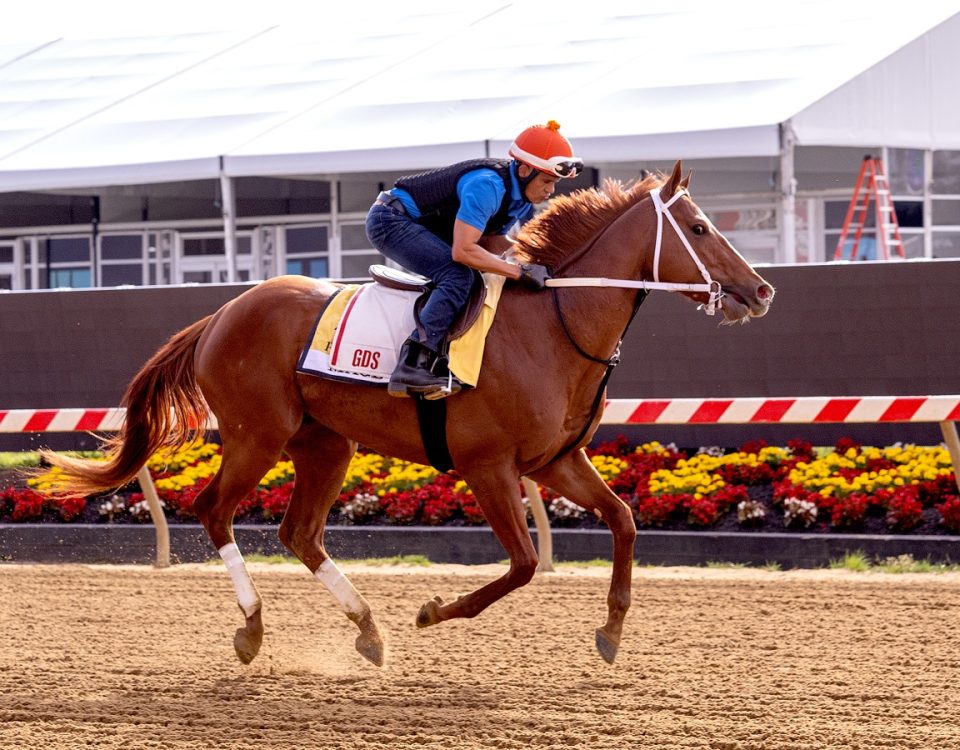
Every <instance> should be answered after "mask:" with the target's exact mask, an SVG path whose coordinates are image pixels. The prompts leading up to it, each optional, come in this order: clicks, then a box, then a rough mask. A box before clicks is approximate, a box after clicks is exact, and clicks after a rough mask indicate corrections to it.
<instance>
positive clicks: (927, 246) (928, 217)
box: [923, 148, 933, 258]
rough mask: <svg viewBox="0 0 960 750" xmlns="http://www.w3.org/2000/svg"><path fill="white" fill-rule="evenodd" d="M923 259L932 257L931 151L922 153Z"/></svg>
mask: <svg viewBox="0 0 960 750" xmlns="http://www.w3.org/2000/svg"><path fill="white" fill-rule="evenodd" d="M923 257H924V258H932V257H933V150H932V149H929V148H928V149H926V150H925V151H924V152H923Z"/></svg>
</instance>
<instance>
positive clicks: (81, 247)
mask: <svg viewBox="0 0 960 750" xmlns="http://www.w3.org/2000/svg"><path fill="white" fill-rule="evenodd" d="M40 250H41V252H40V256H41V260H40V262H41V263H43V264H44V265H45V266H46V285H45V286H46V288H48V289H56V288H59V287H75V288H87V287H91V286H93V266H92V264H91V259H90V238H89V237H48V238H47V239H46V241H45V242H43V243H41V248H40Z"/></svg>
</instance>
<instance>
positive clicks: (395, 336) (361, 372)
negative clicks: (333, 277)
mask: <svg viewBox="0 0 960 750" xmlns="http://www.w3.org/2000/svg"><path fill="white" fill-rule="evenodd" d="M419 294H420V293H419V292H407V291H402V290H399V289H390V288H388V287H385V286H383V285H382V284H365V285H363V286H361V287H360V288H359V289H358V290H357V291H356V293H355V294H354V295H353V297H352V298H351V299H350V301H349V302H348V303H347V307H346V309H345V310H344V312H343V316H342V317H341V318H340V322H339V323H338V324H337V326H336V328H335V329H334V331H333V337H332V340H331V341H330V342H329V350H328V351H323V350H322V349H317V348H308V349H307V350H306V351H305V353H304V357H303V359H302V360H301V363H300V367H299V368H298V369H300V370H302V371H306V372H312V373H314V374H317V375H327V376H328V377H329V376H333V377H336V376H337V375H340V376H342V377H344V378H346V379H349V380H363V381H365V382H368V383H386V382H387V381H388V380H390V373H392V372H393V370H394V368H395V367H396V366H397V355H398V353H399V351H400V347H401V345H402V344H403V342H404V341H405V340H406V338H407V337H408V336H409V335H410V332H411V331H412V330H413V329H414V327H415V326H416V322H415V321H414V318H413V303H414V302H415V301H416V299H417V297H418V296H419Z"/></svg>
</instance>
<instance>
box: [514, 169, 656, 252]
mask: <svg viewBox="0 0 960 750" xmlns="http://www.w3.org/2000/svg"><path fill="white" fill-rule="evenodd" d="M662 184H663V177H662V176H661V175H655V174H651V175H648V176H647V177H644V178H643V179H642V180H639V181H637V182H634V183H632V184H630V185H624V184H623V183H621V182H620V181H619V180H612V179H606V180H604V181H603V184H602V185H601V186H600V188H599V189H598V188H588V189H586V190H577V191H576V192H574V193H570V194H569V195H560V196H558V197H556V198H554V199H553V200H552V201H550V206H549V208H547V210H546V211H544V212H543V213H541V214H539V215H538V216H536V217H534V218H533V219H531V220H530V222H528V223H527V225H526V226H525V227H524V228H523V229H522V230H521V231H520V234H519V235H518V236H517V242H516V246H515V248H514V250H513V254H514V255H515V256H517V257H518V258H519V259H520V260H522V261H524V262H530V263H540V264H542V265H545V266H551V267H552V268H557V267H558V266H560V265H561V264H562V261H563V260H564V258H566V257H567V256H568V255H569V254H570V253H572V252H574V251H576V250H578V249H579V248H581V247H583V245H584V243H585V242H587V240H589V239H590V238H591V237H593V236H594V235H595V234H596V233H597V232H599V231H600V230H601V229H603V228H604V227H606V226H608V225H609V224H610V223H611V222H613V221H614V220H615V219H616V218H617V217H618V216H620V215H621V214H622V213H624V212H625V211H626V210H627V209H629V208H631V207H632V206H634V205H636V204H637V203H639V202H640V201H641V200H643V199H644V198H646V197H647V196H648V195H649V194H650V192H651V191H652V190H653V189H655V188H660V187H661V186H662Z"/></svg>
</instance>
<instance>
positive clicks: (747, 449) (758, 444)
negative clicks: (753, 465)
mask: <svg viewBox="0 0 960 750" xmlns="http://www.w3.org/2000/svg"><path fill="white" fill-rule="evenodd" d="M768 445H769V443H768V442H767V441H766V440H759V439H758V440H748V441H747V442H745V443H744V444H743V445H742V446H740V450H741V451H743V452H744V453H759V452H760V451H762V450H763V449H764V448H766V447H767V446H768Z"/></svg>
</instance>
